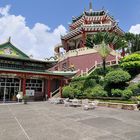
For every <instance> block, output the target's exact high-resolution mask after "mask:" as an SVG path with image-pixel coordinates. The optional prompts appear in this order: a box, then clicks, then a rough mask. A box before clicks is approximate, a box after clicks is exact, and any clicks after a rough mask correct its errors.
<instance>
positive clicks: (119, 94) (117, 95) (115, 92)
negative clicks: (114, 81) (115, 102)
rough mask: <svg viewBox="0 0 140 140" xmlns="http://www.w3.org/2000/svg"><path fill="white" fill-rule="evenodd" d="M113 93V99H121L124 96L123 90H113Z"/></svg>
mask: <svg viewBox="0 0 140 140" xmlns="http://www.w3.org/2000/svg"><path fill="white" fill-rule="evenodd" d="M111 93H112V96H113V97H121V96H122V93H123V90H120V89H112V90H111Z"/></svg>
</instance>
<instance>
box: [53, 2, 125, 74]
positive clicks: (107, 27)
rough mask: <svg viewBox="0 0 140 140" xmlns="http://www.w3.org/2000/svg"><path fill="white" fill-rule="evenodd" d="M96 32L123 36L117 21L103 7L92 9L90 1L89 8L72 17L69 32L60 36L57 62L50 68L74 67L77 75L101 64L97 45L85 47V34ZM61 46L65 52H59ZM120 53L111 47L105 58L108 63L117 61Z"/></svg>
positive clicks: (56, 48)
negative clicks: (96, 9) (97, 9)
mask: <svg viewBox="0 0 140 140" xmlns="http://www.w3.org/2000/svg"><path fill="white" fill-rule="evenodd" d="M98 32H110V33H115V34H117V35H120V36H123V35H124V32H123V31H122V30H121V29H120V28H119V26H118V23H117V22H116V21H115V20H114V18H113V17H112V16H110V15H109V13H108V12H106V11H105V10H104V9H102V10H99V11H94V10H93V9H92V3H90V6H89V10H88V11H86V10H85V11H84V12H83V13H82V14H81V15H80V16H78V17H73V18H72V23H71V24H70V26H69V32H68V33H67V34H66V35H64V36H61V42H62V43H61V44H58V45H56V46H55V49H54V51H55V55H56V57H57V58H58V63H57V64H56V65H55V66H54V67H53V68H52V70H68V69H72V68H73V69H76V70H79V71H78V75H83V74H88V73H90V72H91V71H92V70H93V69H94V68H96V67H97V66H99V65H101V63H102V60H101V57H100V56H99V54H98V52H97V50H96V49H95V48H96V47H97V46H93V48H87V47H86V39H87V36H92V35H94V34H96V33H98ZM61 48H63V49H64V50H65V51H64V52H65V53H62V52H61ZM119 57H120V55H119V54H118V53H116V51H115V50H113V49H112V52H111V53H110V55H109V56H108V58H107V63H108V65H112V64H116V63H118V58H119Z"/></svg>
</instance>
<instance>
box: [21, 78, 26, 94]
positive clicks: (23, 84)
mask: <svg viewBox="0 0 140 140" xmlns="http://www.w3.org/2000/svg"><path fill="white" fill-rule="evenodd" d="M22 87H23V88H22V90H23V96H25V95H26V77H24V78H23V81H22Z"/></svg>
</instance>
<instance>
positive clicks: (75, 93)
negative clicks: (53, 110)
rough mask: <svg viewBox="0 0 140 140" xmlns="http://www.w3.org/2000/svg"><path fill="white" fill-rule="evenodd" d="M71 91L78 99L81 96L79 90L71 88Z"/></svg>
mask: <svg viewBox="0 0 140 140" xmlns="http://www.w3.org/2000/svg"><path fill="white" fill-rule="evenodd" d="M73 92H74V98H78V99H81V98H82V96H83V94H82V92H81V90H79V89H73Z"/></svg>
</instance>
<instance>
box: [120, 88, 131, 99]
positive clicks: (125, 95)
mask: <svg viewBox="0 0 140 140" xmlns="http://www.w3.org/2000/svg"><path fill="white" fill-rule="evenodd" d="M132 95H133V93H132V91H131V90H128V89H126V90H123V93H122V97H123V99H126V100H128V99H130V98H131V96H132Z"/></svg>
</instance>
